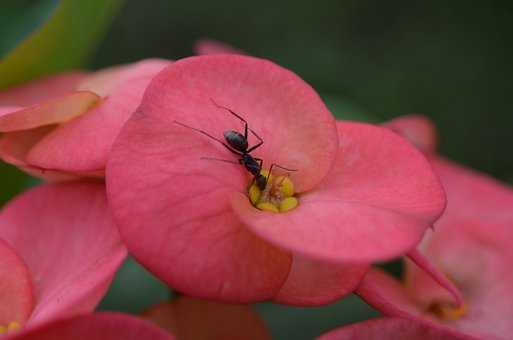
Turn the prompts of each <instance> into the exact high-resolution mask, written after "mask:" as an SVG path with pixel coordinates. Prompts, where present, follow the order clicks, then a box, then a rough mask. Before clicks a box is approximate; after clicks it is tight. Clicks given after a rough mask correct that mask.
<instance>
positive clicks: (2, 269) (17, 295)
mask: <svg viewBox="0 0 513 340" xmlns="http://www.w3.org/2000/svg"><path fill="white" fill-rule="evenodd" d="M1 237H2V236H1V234H0V326H5V325H7V324H9V323H10V322H17V323H19V324H20V325H21V324H24V323H25V321H26V320H27V319H28V318H29V316H30V313H31V312H32V308H33V307H34V297H33V295H32V283H31V278H30V274H29V272H28V269H27V266H26V265H25V263H23V260H22V259H21V258H20V257H19V256H18V255H17V254H16V253H15V252H14V250H13V249H12V248H11V247H9V245H8V244H7V243H5V242H4V241H3V240H2V239H1ZM0 334H1V333H0Z"/></svg>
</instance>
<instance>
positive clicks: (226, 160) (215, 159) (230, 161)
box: [200, 157, 240, 164]
mask: <svg viewBox="0 0 513 340" xmlns="http://www.w3.org/2000/svg"><path fill="white" fill-rule="evenodd" d="M200 159H203V160H206V161H219V162H225V163H232V164H240V160H239V161H238V162H236V161H232V160H228V159H220V158H213V157H200Z"/></svg>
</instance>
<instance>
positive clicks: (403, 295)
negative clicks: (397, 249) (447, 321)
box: [356, 269, 429, 321]
mask: <svg viewBox="0 0 513 340" xmlns="http://www.w3.org/2000/svg"><path fill="white" fill-rule="evenodd" d="M356 294H358V296H360V297H361V298H362V299H363V300H365V302H367V303H368V304H369V305H371V306H372V307H374V308H376V309H377V310H379V311H380V312H382V313H384V314H385V315H389V316H397V317H402V318H408V319H419V320H425V321H427V320H429V318H428V317H427V316H426V317H425V316H424V311H423V310H422V309H421V307H420V306H419V305H417V304H416V302H415V301H414V300H413V299H412V297H410V296H409V295H408V292H407V291H406V289H405V287H404V286H403V285H402V284H401V283H400V282H399V281H398V280H396V279H394V278H393V277H392V276H391V275H389V274H386V273H385V272H383V271H381V270H379V269H371V270H369V271H368V272H367V275H365V277H364V279H363V280H362V282H361V283H360V286H359V287H358V289H357V290H356Z"/></svg>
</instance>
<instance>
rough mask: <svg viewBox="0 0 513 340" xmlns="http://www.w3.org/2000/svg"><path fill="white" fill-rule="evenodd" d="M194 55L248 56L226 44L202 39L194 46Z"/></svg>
mask: <svg viewBox="0 0 513 340" xmlns="http://www.w3.org/2000/svg"><path fill="white" fill-rule="evenodd" d="M193 50H194V53H195V54H197V55H209V54H246V53H244V52H242V51H241V50H239V49H238V48H235V47H233V46H231V45H228V44H226V43H223V42H220V41H217V40H212V39H200V40H198V41H196V43H195V44H194V48H193Z"/></svg>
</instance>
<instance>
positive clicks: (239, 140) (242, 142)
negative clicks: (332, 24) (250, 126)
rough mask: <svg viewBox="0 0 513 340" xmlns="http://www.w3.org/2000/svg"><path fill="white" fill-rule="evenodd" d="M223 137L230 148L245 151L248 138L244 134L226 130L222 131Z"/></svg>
mask: <svg viewBox="0 0 513 340" xmlns="http://www.w3.org/2000/svg"><path fill="white" fill-rule="evenodd" d="M223 136H224V139H226V141H227V142H228V144H230V146H231V147H232V148H234V149H235V150H237V151H240V152H246V150H247V149H248V140H247V138H246V137H244V135H242V134H241V133H239V132H237V131H233V130H228V131H225V132H224V133H223Z"/></svg>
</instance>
